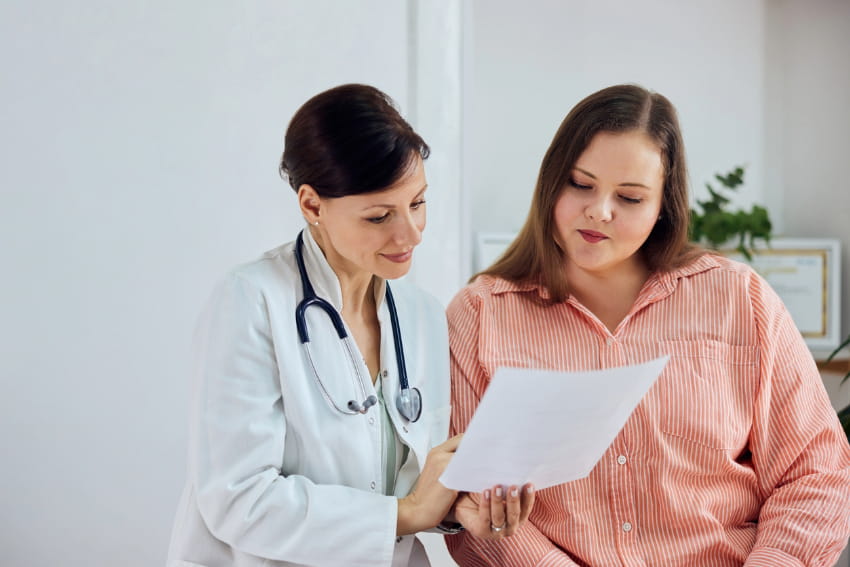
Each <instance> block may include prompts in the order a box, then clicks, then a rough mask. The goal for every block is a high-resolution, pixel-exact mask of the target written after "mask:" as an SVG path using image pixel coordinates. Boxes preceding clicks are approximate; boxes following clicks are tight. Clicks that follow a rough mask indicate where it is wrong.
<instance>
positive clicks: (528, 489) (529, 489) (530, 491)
mask: <svg viewBox="0 0 850 567" xmlns="http://www.w3.org/2000/svg"><path fill="white" fill-rule="evenodd" d="M532 492H534V487H533V486H532V485H530V484H529V485H528V488H526V489H525V493H526V494H531V493H532Z"/></svg>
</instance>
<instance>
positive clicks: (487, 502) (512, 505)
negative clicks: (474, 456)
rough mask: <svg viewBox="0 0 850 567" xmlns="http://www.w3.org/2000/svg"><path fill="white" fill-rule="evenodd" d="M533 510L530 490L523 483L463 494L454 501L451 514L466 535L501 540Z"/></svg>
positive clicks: (532, 494)
mask: <svg viewBox="0 0 850 567" xmlns="http://www.w3.org/2000/svg"><path fill="white" fill-rule="evenodd" d="M532 507H534V487H533V486H532V485H531V484H526V485H525V486H523V487H522V489H521V490H520V489H519V488H518V487H516V486H509V487H503V486H501V485H499V486H494V487H493V488H491V489H488V490H485V491H484V492H483V493H480V494H478V493H476V494H473V493H469V492H463V493H461V494H460V496H458V498H457V501H456V502H455V505H454V508H453V512H454V518H455V520H456V521H458V522H460V523H461V524H462V525H463V527H464V528H465V529H466V531H467V532H469V533H470V534H472V535H473V536H475V537H477V538H481V539H501V538H503V537H510V536H512V535H513V534H514V533H515V532H516V531H517V530H518V529H519V528H520V527H521V526H522V525H523V524H524V523H525V521H526V520H527V519H528V515H529V514H530V513H531V509H532Z"/></svg>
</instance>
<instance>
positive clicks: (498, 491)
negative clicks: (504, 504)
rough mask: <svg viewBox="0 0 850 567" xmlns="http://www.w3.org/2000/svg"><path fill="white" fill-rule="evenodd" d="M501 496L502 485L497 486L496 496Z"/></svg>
mask: <svg viewBox="0 0 850 567" xmlns="http://www.w3.org/2000/svg"><path fill="white" fill-rule="evenodd" d="M501 497H502V487H501V486H497V487H496V498H501Z"/></svg>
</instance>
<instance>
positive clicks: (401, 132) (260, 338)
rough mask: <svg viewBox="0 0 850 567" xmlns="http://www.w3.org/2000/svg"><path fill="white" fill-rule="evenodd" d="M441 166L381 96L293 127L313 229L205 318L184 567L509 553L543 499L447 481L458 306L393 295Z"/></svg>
mask: <svg viewBox="0 0 850 567" xmlns="http://www.w3.org/2000/svg"><path fill="white" fill-rule="evenodd" d="M428 153H429V148H428V146H427V145H426V144H425V142H424V141H423V140H422V138H421V137H420V136H419V135H418V134H416V132H414V130H413V129H412V128H411V127H410V125H409V124H408V123H407V122H406V121H405V120H404V119H403V118H402V117H401V116H400V115H399V113H398V111H397V110H396V109H395V107H394V105H393V103H392V101H391V100H390V99H389V97H387V96H386V95H385V94H384V93H382V92H380V91H379V90H377V89H375V88H372V87H369V86H365V85H343V86H340V87H336V88H333V89H331V90H328V91H325V92H323V93H320V94H318V95H316V96H315V97H313V98H312V99H310V100H309V101H307V103H305V104H304V105H303V106H302V107H301V108H300V109H299V110H298V112H297V113H296V114H295V116H294V117H293V118H292V121H291V122H290V125H289V128H288V129H287V133H286V138H285V150H284V153H283V157H282V160H281V164H280V171H281V174H282V175H284V176H285V177H286V178H288V180H289V183H290V184H291V185H292V187H293V189H295V190H296V192H297V195H298V197H297V198H298V204H299V206H300V208H301V213H302V214H303V216H304V218H305V220H306V222H307V226H306V228H305V229H304V230H302V231H301V232H300V233H299V234H298V236H297V238H296V240H295V241H294V242H290V243H288V244H285V245H283V246H280V247H278V248H275V249H274V250H271V251H269V252H266V253H265V254H264V255H263V256H262V257H261V258H259V259H258V260H256V261H254V262H251V263H248V264H245V265H242V266H240V267H237V268H236V269H234V270H232V271H231V272H230V274H229V275H228V276H227V277H226V278H225V279H224V280H223V281H222V282H221V283H220V284H219V286H218V287H217V289H216V291H215V292H214V294H213V296H212V298H211V300H210V301H209V304H208V306H207V308H206V310H205V312H204V313H203V315H202V317H201V319H200V322H199V327H198V332H197V335H196V356H195V373H194V384H193V390H194V394H193V397H194V407H193V411H192V418H191V432H190V452H189V471H188V473H189V474H188V480H187V483H186V487H185V490H184V494H183V497H182V499H181V502H180V505H179V509H178V512H177V517H176V520H175V525H174V530H173V533H172V541H171V546H170V550H169V563H168V564H169V565H170V566H172V567H177V566H183V567H186V566H204V567H223V566H234V565H235V566H240V567H249V566H251V567H253V566H256V567H261V566H263V567H271V566H275V567H278V566H285V565H299V566H304V565H346V566H354V565H376V566H378V565H387V566H389V565H393V566H396V565H428V559H427V557H426V555H425V552H424V549H423V547H422V545H421V543H420V542H419V541H418V540H417V539H416V537H415V534H416V532H419V531H422V530H427V529H438V531H444V532H449V533H451V532H452V531H454V530H458V529H461V527H460V526H461V524H462V525H463V527H465V528H466V529H467V530H468V531H469V533H471V534H472V535H474V536H477V537H482V538H488V539H498V538H502V537H505V536H506V535H510V534H512V533H513V532H514V531H515V530H516V529H517V527H518V526H519V525H520V524H521V523H522V522H524V521H525V519H526V518H527V516H528V513H529V511H530V509H531V506H532V503H533V499H534V495H533V491H532V490H531V487H530V486H527V487H522V489H521V490H520V489H519V487H516V486H511V487H505V488H504V489H503V488H502V487H494V488H493V489H492V490H490V491H486V492H485V494H484V495H483V496H484V497H483V498H480V499H476V501H479V500H480V504H476V503H475V501H473V500H472V499H471V498H470V497H469V496H467V495H461V496H460V497H459V498H458V495H457V493H455V492H454V491H451V490H448V489H447V488H445V487H444V486H443V485H442V484H440V483H439V481H438V478H439V476H440V474H441V473H442V471H443V469H444V468H445V466H446V464H447V463H448V461H449V459H450V458H451V455H452V453H453V452H454V450H455V448H456V447H457V445H458V442H459V437H455V438H452V439H450V440H448V441H446V437H447V434H448V424H449V409H450V408H449V365H448V361H449V355H448V342H447V330H446V321H445V315H444V310H443V307H442V306H441V305H440V304H439V303H438V302H437V301H436V300H435V299H433V298H432V297H430V296H428V295H426V294H425V293H424V292H422V291H420V290H418V289H416V288H415V287H413V286H412V285H411V284H409V283H404V282H396V281H393V282H392V284H389V283H388V282H387V280H395V279H396V278H399V277H401V276H403V275H405V274H406V273H407V271H408V270H409V268H410V262H411V259H412V256H413V250H414V248H415V247H416V245H417V244H419V242H420V240H421V234H422V230H423V229H424V228H425V194H426V189H427V183H426V180H425V172H424V168H423V160H424V159H425V158H427V156H428ZM456 522H460V524H457V523H456ZM438 526H441V527H438Z"/></svg>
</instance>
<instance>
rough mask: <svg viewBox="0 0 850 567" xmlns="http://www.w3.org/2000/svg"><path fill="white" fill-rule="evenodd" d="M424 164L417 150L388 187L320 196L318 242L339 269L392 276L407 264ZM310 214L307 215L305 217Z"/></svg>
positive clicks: (421, 213) (421, 199)
mask: <svg viewBox="0 0 850 567" xmlns="http://www.w3.org/2000/svg"><path fill="white" fill-rule="evenodd" d="M427 186H428V184H427V181H426V180H425V168H424V165H423V162H422V159H421V158H419V157H418V156H417V157H416V158H415V159H414V161H413V162H411V166H410V168H409V169H408V171H407V172H406V173H405V174H404V175H403V176H402V178H401V179H400V180H399V181H397V182H396V183H395V184H393V185H392V186H390V187H389V188H387V189H385V190H382V191H376V192H373V193H364V194H360V195H348V196H345V197H338V198H334V199H331V198H319V201H320V204H319V207H318V208H317V210H316V214H315V217H314V218H315V220H317V221H318V222H319V225H318V226H315V225H314V226H313V227H312V228H313V229H314V230H315V229H318V233H319V235H318V236H319V238H318V240H319V243H320V245H321V246H322V250H323V251H324V253H325V256H326V257H327V259H328V263H330V265H331V267H332V268H333V269H334V271H335V272H336V273H337V274H338V275H342V274H345V275H347V276H351V277H357V276H360V275H367V274H373V275H377V276H379V277H382V278H385V279H395V278H399V277H401V276H403V275H405V274H406V273H407V272H408V270H410V262H411V260H412V258H413V249H414V248H415V247H416V246H417V245H418V244H419V243H420V242H421V241H422V231H423V230H424V229H425V190H426V188H427ZM308 220H309V219H308Z"/></svg>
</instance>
